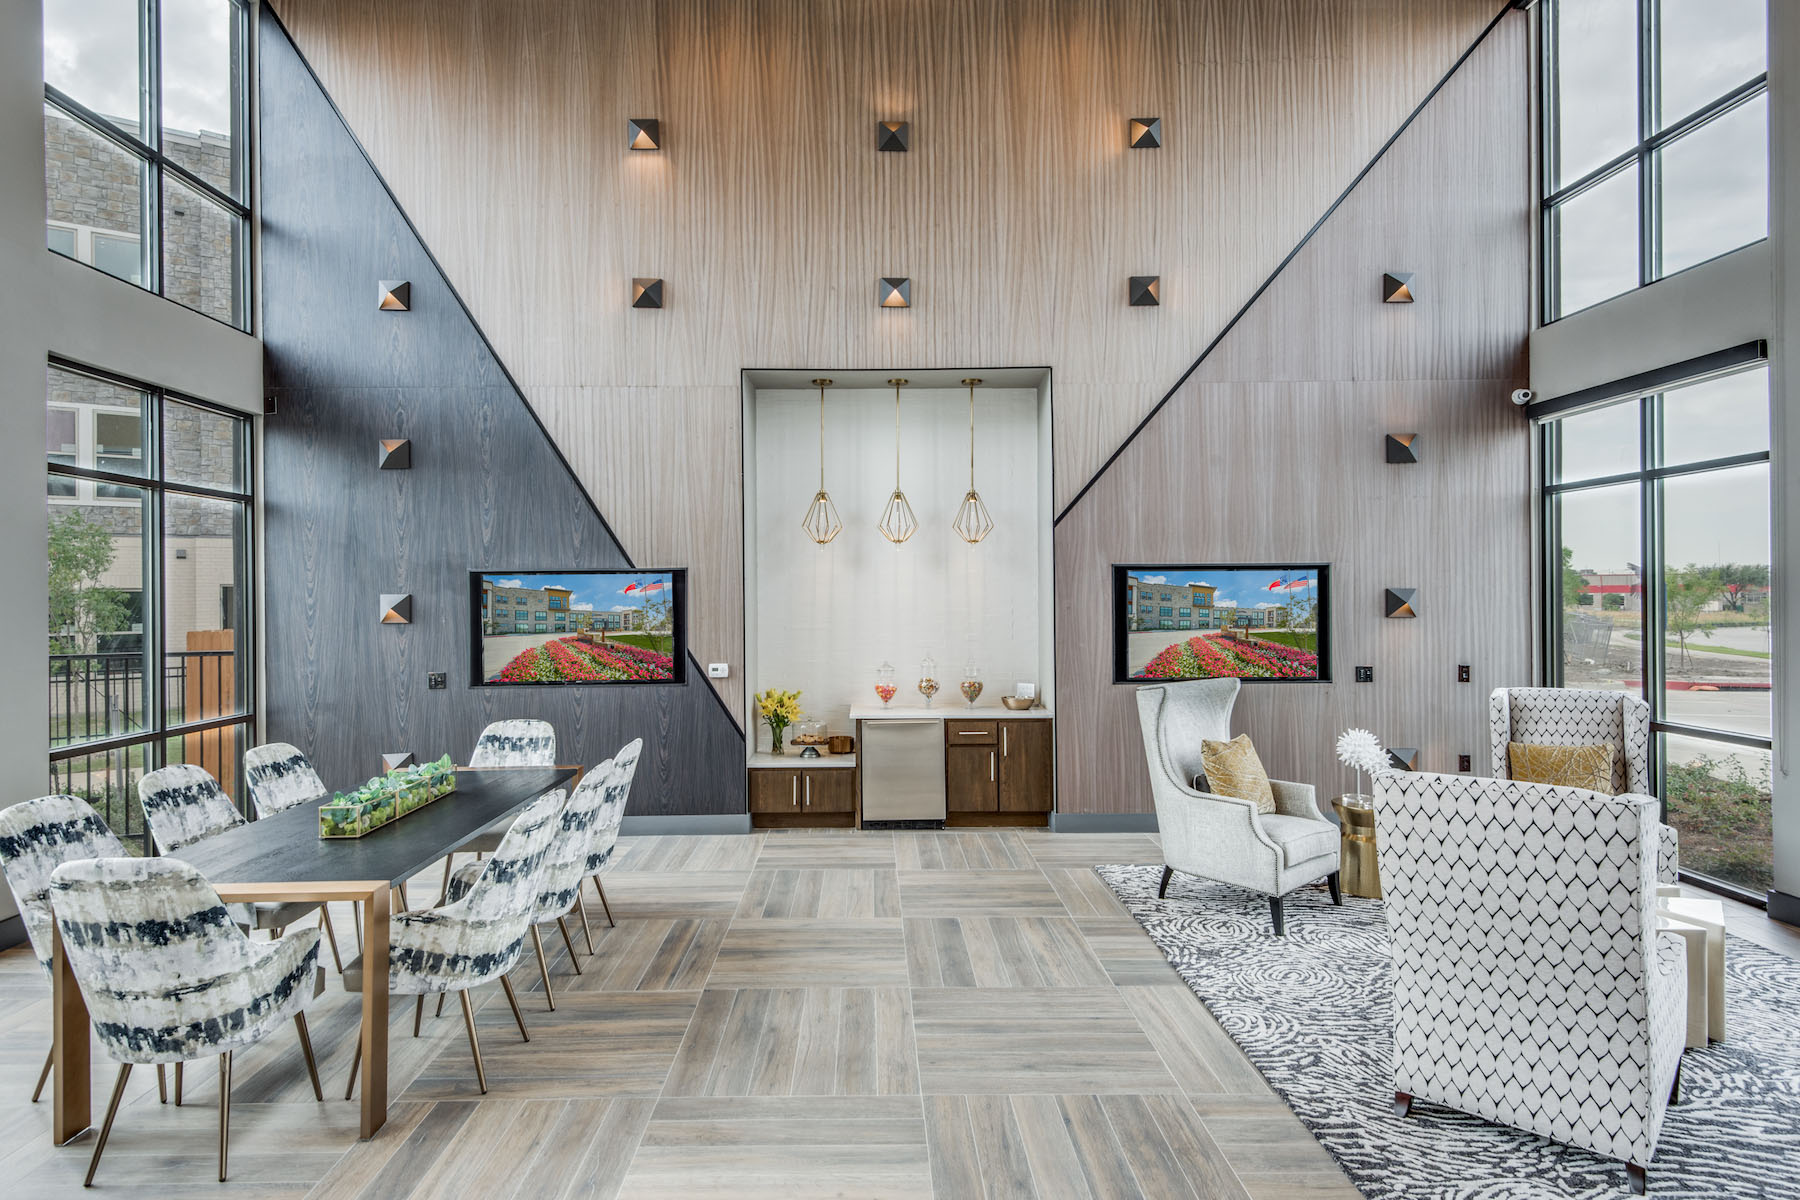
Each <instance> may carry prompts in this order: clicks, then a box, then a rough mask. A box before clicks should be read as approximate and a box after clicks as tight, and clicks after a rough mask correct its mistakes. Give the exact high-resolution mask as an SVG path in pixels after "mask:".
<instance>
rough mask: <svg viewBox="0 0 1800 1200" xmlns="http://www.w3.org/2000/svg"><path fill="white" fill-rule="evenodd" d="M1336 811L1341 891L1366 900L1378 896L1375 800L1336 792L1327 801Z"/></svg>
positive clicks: (1379, 887) (1379, 894)
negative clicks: (1332, 798) (1342, 886)
mask: <svg viewBox="0 0 1800 1200" xmlns="http://www.w3.org/2000/svg"><path fill="white" fill-rule="evenodd" d="M1331 807H1332V808H1334V809H1336V810H1337V815H1338V821H1339V825H1338V873H1339V876H1340V878H1341V879H1342V881H1343V885H1344V891H1345V892H1347V893H1349V894H1350V895H1352V896H1361V897H1363V898H1364V899H1366V900H1379V899H1381V870H1380V868H1379V867H1378V866H1377V865H1376V860H1375V801H1374V799H1373V798H1372V797H1369V796H1339V797H1338V798H1337V799H1335V800H1333V801H1332V802H1331Z"/></svg>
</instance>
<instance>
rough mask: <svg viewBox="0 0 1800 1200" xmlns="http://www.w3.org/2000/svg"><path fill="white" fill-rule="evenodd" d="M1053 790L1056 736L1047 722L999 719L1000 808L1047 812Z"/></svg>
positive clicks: (1004, 810)
mask: <svg viewBox="0 0 1800 1200" xmlns="http://www.w3.org/2000/svg"><path fill="white" fill-rule="evenodd" d="M1055 789H1056V738H1055V734H1054V731H1053V730H1052V728H1051V724H1050V722H1049V721H1048V720H1044V719H1032V720H1028V721H1002V722H1000V811H1001V812H1029V813H1047V812H1049V811H1050V807H1051V802H1052V800H1053V798H1054V797H1055V794H1056V790H1055Z"/></svg>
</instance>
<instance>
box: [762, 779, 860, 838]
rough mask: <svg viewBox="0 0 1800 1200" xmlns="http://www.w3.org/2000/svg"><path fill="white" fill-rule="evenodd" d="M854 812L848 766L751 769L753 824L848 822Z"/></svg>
mask: <svg viewBox="0 0 1800 1200" xmlns="http://www.w3.org/2000/svg"><path fill="white" fill-rule="evenodd" d="M855 812H856V772H855V770H853V769H851V768H849V767H815V768H812V769H808V768H805V767H756V768H753V769H752V770H751V772H750V815H751V818H752V823H753V824H761V825H847V824H850V823H851V822H852V820H853V819H854V817H853V814H854V813H855ZM815 818H816V819H815Z"/></svg>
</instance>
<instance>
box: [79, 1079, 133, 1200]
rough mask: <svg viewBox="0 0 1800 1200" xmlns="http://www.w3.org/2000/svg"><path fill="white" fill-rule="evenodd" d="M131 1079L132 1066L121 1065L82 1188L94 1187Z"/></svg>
mask: <svg viewBox="0 0 1800 1200" xmlns="http://www.w3.org/2000/svg"><path fill="white" fill-rule="evenodd" d="M130 1078H131V1064H130V1063H120V1064H119V1081H118V1082H117V1083H115V1084H113V1094H112V1100H111V1101H109V1102H108V1103H107V1105H106V1120H105V1121H103V1122H102V1123H101V1125H100V1136H99V1138H97V1139H96V1140H95V1142H94V1157H92V1158H90V1159H88V1169H87V1178H86V1179H83V1180H82V1181H81V1186H82V1187H93V1186H94V1172H95V1171H98V1170H99V1169H100V1155H101V1153H102V1152H104V1151H105V1149H106V1139H107V1136H108V1135H109V1134H111V1133H112V1123H113V1118H114V1117H115V1116H117V1115H118V1113H119V1101H120V1100H121V1099H123V1098H124V1095H125V1081H126V1080H127V1079H130Z"/></svg>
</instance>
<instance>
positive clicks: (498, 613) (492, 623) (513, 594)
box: [481, 579, 577, 633]
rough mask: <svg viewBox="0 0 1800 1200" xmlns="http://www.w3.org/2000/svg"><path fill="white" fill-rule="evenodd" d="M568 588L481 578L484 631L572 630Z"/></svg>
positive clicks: (541, 631)
mask: <svg viewBox="0 0 1800 1200" xmlns="http://www.w3.org/2000/svg"><path fill="white" fill-rule="evenodd" d="M573 594H574V593H572V592H570V591H569V589H568V588H558V587H546V588H512V587H499V586H497V585H496V584H495V583H494V581H493V580H491V579H483V580H482V581H481V630H482V632H483V633H573V632H575V631H576V629H577V626H576V624H575V621H574V616H575V614H574V611H573V610H572V609H571V608H570V607H569V604H570V598H571V597H572V596H573Z"/></svg>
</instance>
